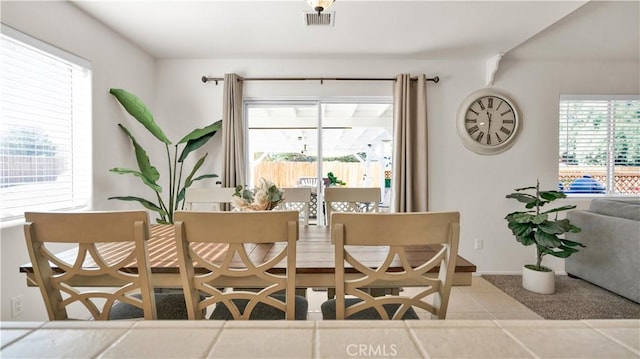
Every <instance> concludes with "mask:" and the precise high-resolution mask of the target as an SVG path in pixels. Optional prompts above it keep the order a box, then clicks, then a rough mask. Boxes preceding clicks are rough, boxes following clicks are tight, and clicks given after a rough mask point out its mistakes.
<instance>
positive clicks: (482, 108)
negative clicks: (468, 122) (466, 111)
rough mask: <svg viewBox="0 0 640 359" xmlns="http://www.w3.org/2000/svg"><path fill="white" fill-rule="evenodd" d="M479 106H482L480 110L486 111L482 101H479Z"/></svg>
mask: <svg viewBox="0 0 640 359" xmlns="http://www.w3.org/2000/svg"><path fill="white" fill-rule="evenodd" d="M477 102H478V105H480V109H481V110H484V105H483V104H482V100H478V101H477Z"/></svg>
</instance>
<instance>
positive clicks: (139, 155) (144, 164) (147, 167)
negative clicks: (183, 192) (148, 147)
mask: <svg viewBox="0 0 640 359" xmlns="http://www.w3.org/2000/svg"><path fill="white" fill-rule="evenodd" d="M118 126H120V128H121V129H122V131H124V133H126V134H127V136H128V137H129V139H130V140H131V143H132V144H133V148H134V152H135V154H136V162H138V168H139V169H140V172H142V174H144V176H145V177H146V178H147V179H149V181H151V182H153V183H155V182H156V181H157V180H158V179H160V172H158V169H157V168H155V167H154V166H153V165H152V164H151V161H150V160H149V155H147V151H145V150H144V148H142V146H140V144H139V143H138V141H137V140H136V138H135V137H133V135H132V134H131V132H130V131H129V130H128V129H127V128H126V127H124V126H123V125H122V124H118Z"/></svg>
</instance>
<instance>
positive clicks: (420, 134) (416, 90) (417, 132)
mask: <svg viewBox="0 0 640 359" xmlns="http://www.w3.org/2000/svg"><path fill="white" fill-rule="evenodd" d="M393 111H394V113H393V133H394V139H393V163H392V166H393V168H392V172H391V173H392V179H391V187H392V189H393V196H392V199H393V206H392V211H393V212H426V211H427V210H428V207H427V206H428V189H429V187H428V183H427V179H428V172H427V168H428V166H427V164H428V161H427V160H428V156H427V149H428V146H427V79H426V76H425V75H424V74H421V75H418V80H417V81H411V75H409V74H400V75H398V76H396V81H395V82H394V88H393Z"/></svg>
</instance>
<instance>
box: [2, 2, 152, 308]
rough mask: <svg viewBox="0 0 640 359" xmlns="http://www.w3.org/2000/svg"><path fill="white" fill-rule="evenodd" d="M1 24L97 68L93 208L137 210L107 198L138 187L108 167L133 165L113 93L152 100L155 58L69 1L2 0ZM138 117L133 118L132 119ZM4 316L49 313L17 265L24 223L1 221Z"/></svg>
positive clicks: (23, 256) (22, 254)
mask: <svg viewBox="0 0 640 359" xmlns="http://www.w3.org/2000/svg"><path fill="white" fill-rule="evenodd" d="M1 6H2V7H1V11H0V14H1V15H2V22H3V23H5V24H7V25H9V26H12V27H14V28H16V29H18V30H21V31H22V32H25V33H27V34H29V35H31V36H34V37H36V38H38V39H40V40H43V41H45V42H48V43H50V44H52V45H54V46H57V47H59V48H62V49H64V50H66V51H68V52H71V53H73V54H75V55H78V56H80V57H83V58H85V59H87V60H89V61H91V62H92V70H93V144H94V146H93V208H96V209H125V208H136V207H135V205H130V204H128V203H123V202H117V201H108V200H107V197H109V196H113V195H118V194H122V195H126V194H130V193H131V192H135V191H140V188H139V187H138V186H137V184H136V183H135V182H134V181H129V180H127V178H124V177H118V176H117V175H115V174H112V173H109V172H108V170H109V168H112V167H117V166H124V165H127V166H134V165H135V163H134V162H133V157H132V156H131V151H130V147H129V146H130V144H129V143H127V141H126V139H125V137H124V136H123V134H122V133H121V132H120V130H119V128H118V127H117V125H116V124H117V123H118V122H125V123H127V124H131V126H132V127H133V126H134V125H133V124H132V123H131V120H130V118H129V117H128V115H126V114H124V112H123V111H122V110H121V108H120V105H119V104H118V103H117V102H116V101H115V99H114V98H113V96H111V95H110V94H109V88H111V87H121V88H126V89H129V90H130V91H133V92H135V93H136V94H138V95H139V96H140V97H141V98H143V99H144V100H145V101H148V102H149V103H150V104H151V103H152V101H153V96H154V89H155V86H154V72H153V71H154V60H153V58H151V57H150V56H149V55H148V54H146V53H145V52H144V51H142V50H140V49H139V48H138V47H136V46H134V45H132V44H131V43H130V42H128V41H127V40H125V39H124V38H122V37H121V36H119V35H117V34H116V33H114V32H113V31H111V30H109V29H107V28H106V27H104V26H103V25H101V24H100V23H98V22H96V21H95V20H94V19H93V18H91V17H89V16H87V15H86V14H85V13H83V12H81V11H80V10H78V9H77V8H76V7H75V6H73V5H71V4H70V3H68V2H62V1H53V2H31V1H24V2H18V1H2V2H1ZM133 121H135V120H133ZM0 250H1V256H2V262H1V267H0V270H1V278H2V284H1V286H2V287H1V290H2V292H1V297H0V299H1V300H0V304H1V306H2V311H1V316H0V320H12V319H15V320H44V319H46V318H47V317H46V311H45V308H44V304H43V303H42V299H41V296H40V293H39V291H38V289H37V288H27V287H26V281H25V277H24V275H22V274H20V273H18V266H19V265H20V264H24V263H26V262H29V259H28V254H27V250H26V246H25V243H24V235H23V233H22V226H21V223H14V224H12V225H6V224H5V225H3V227H2V230H1V237H0ZM18 295H23V296H24V308H25V313H24V314H23V315H21V316H20V317H18V318H12V317H11V308H10V299H11V298H12V297H15V296H18Z"/></svg>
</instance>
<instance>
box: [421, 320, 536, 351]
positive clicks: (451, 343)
mask: <svg viewBox="0 0 640 359" xmlns="http://www.w3.org/2000/svg"><path fill="white" fill-rule="evenodd" d="M412 330H413V332H414V333H415V335H416V338H417V339H418V342H419V345H420V346H421V347H422V349H423V351H424V352H426V354H427V355H428V357H429V358H532V357H533V356H532V355H531V354H530V353H529V352H527V350H525V349H524V348H523V347H522V346H521V345H520V344H518V342H516V341H515V340H513V339H512V338H511V337H509V336H508V335H507V334H505V333H504V332H503V331H502V330H501V329H500V328H497V327H493V328H492V327H468V328H466V327H452V328H448V329H446V330H443V329H442V328H412Z"/></svg>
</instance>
